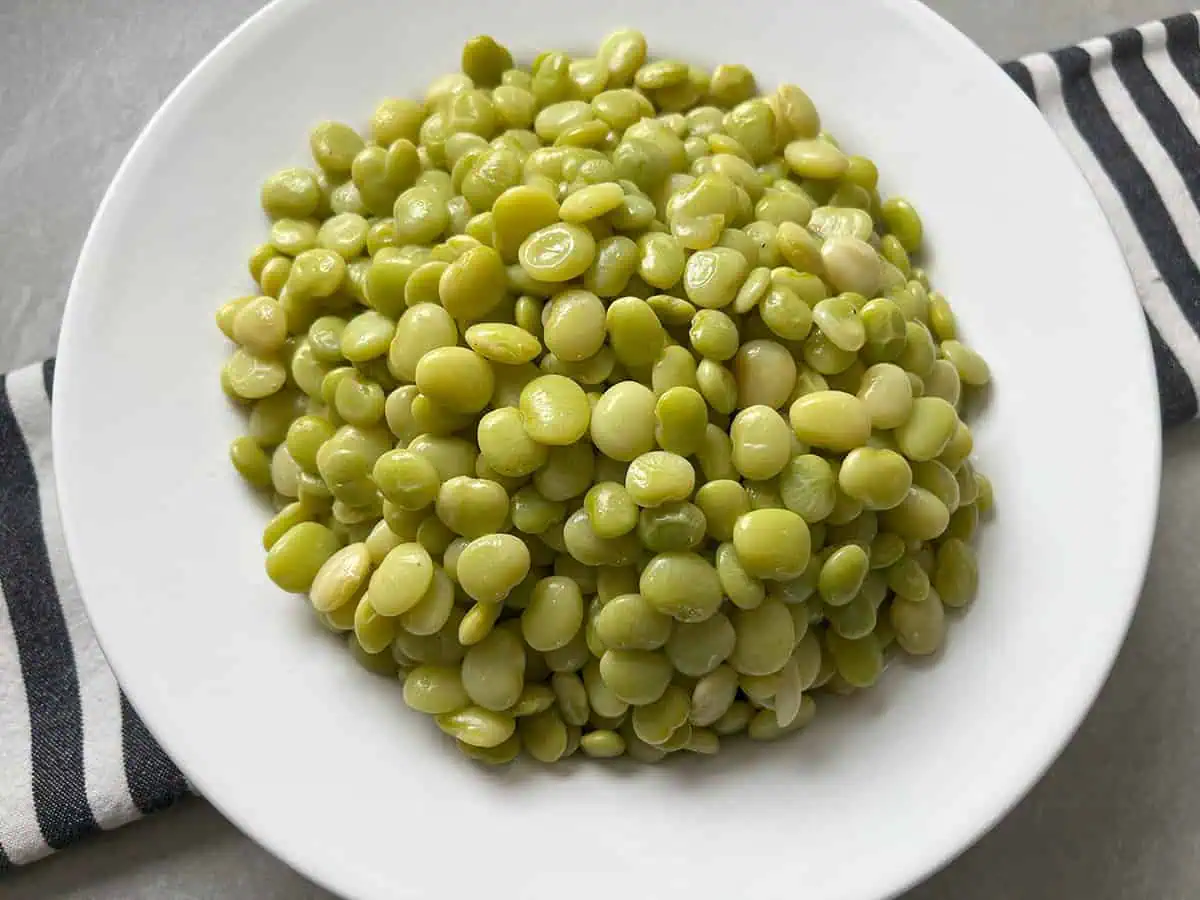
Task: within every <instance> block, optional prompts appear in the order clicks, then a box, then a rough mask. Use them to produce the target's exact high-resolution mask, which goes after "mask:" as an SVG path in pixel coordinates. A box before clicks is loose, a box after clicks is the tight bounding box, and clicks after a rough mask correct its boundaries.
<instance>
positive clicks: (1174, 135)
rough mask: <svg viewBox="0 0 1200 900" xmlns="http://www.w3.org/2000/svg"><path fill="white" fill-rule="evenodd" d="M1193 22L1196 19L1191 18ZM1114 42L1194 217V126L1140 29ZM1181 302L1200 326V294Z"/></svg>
mask: <svg viewBox="0 0 1200 900" xmlns="http://www.w3.org/2000/svg"><path fill="white" fill-rule="evenodd" d="M1192 21H1193V22H1194V21H1195V19H1193V20H1192ZM1111 40H1112V45H1113V68H1114V69H1115V70H1116V73H1117V77H1118V78H1120V79H1121V81H1122V83H1123V84H1124V85H1125V87H1126V89H1127V90H1128V91H1129V95H1130V96H1131V97H1132V98H1133V102H1134V103H1135V104H1137V107H1138V109H1140V110H1141V112H1142V116H1143V117H1144V118H1145V119H1146V122H1147V123H1148V124H1149V125H1150V129H1151V130H1152V131H1153V132H1154V136H1155V137H1156V138H1158V142H1159V143H1160V144H1162V147H1163V149H1164V150H1165V151H1166V152H1167V155H1168V156H1169V157H1170V158H1171V162H1172V163H1173V164H1174V166H1175V169H1176V170H1177V171H1178V172H1179V175H1180V177H1181V178H1182V179H1183V183H1184V185H1185V186H1186V187H1187V192H1188V195H1189V196H1190V197H1191V198H1192V206H1193V207H1194V209H1193V210H1191V213H1192V215H1193V217H1195V216H1196V215H1197V211H1196V210H1197V208H1200V166H1197V161H1200V143H1197V142H1196V138H1195V137H1193V136H1192V132H1191V129H1189V128H1188V127H1187V123H1185V122H1184V121H1183V117H1182V116H1181V115H1180V114H1179V110H1178V109H1177V108H1176V107H1175V104H1174V103H1172V102H1171V99H1170V98H1169V97H1168V96H1167V95H1166V93H1165V92H1164V91H1163V89H1162V86H1161V85H1160V84H1159V83H1158V80H1157V79H1156V78H1155V77H1154V74H1153V73H1152V72H1151V71H1150V67H1149V66H1147V65H1146V57H1145V46H1144V44H1145V42H1144V40H1143V38H1142V35H1141V32H1139V31H1137V30H1136V29H1133V28H1129V29H1126V30H1125V31H1119V32H1117V33H1116V34H1114V35H1113V36H1112V38H1111ZM1175 299H1176V300H1177V301H1178V302H1179V306H1180V309H1182V310H1183V313H1184V315H1185V316H1187V318H1188V321H1189V322H1190V323H1191V325H1192V327H1193V328H1200V296H1197V295H1195V294H1193V295H1191V296H1189V297H1179V296H1176V298H1175Z"/></svg>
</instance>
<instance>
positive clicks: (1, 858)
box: [0, 844, 12, 872]
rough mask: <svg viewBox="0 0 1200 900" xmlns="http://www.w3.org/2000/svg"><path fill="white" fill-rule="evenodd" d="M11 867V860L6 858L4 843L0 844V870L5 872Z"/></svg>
mask: <svg viewBox="0 0 1200 900" xmlns="http://www.w3.org/2000/svg"><path fill="white" fill-rule="evenodd" d="M11 867H12V860H10V859H9V858H8V854H7V853H5V852H4V845H3V844H0V872H7V871H8V870H9V868H11Z"/></svg>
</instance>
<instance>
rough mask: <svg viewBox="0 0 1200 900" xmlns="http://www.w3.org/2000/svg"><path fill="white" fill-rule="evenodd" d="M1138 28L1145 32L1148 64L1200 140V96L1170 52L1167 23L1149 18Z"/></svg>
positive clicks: (1184, 120)
mask: <svg viewBox="0 0 1200 900" xmlns="http://www.w3.org/2000/svg"><path fill="white" fill-rule="evenodd" d="M1138 31H1140V32H1141V33H1142V40H1143V41H1144V43H1145V53H1144V58H1145V60H1146V68H1148V69H1149V70H1150V73H1151V74H1152V75H1153V76H1154V78H1155V80H1156V81H1157V82H1158V84H1159V86H1160V87H1161V88H1162V89H1163V93H1164V94H1166V95H1167V99H1168V100H1170V101H1171V105H1172V106H1174V107H1175V108H1176V109H1177V110H1179V115H1180V117H1181V118H1182V119H1183V122H1184V124H1185V125H1186V126H1187V128H1188V131H1190V132H1191V133H1192V136H1193V137H1195V138H1196V139H1197V140H1200V132H1197V130H1196V127H1197V125H1200V97H1198V96H1196V92H1195V91H1194V90H1192V86H1191V85H1190V84H1188V83H1187V81H1185V80H1184V78H1183V75H1181V74H1180V72H1179V69H1177V68H1176V67H1175V63H1174V61H1173V60H1172V59H1171V56H1170V54H1168V53H1167V50H1166V47H1167V27H1166V26H1165V25H1163V23H1162V22H1149V23H1147V24H1145V25H1143V26H1142V27H1141V28H1139V29H1138ZM1187 50H1188V52H1189V53H1195V52H1196V51H1197V50H1200V47H1188V48H1187Z"/></svg>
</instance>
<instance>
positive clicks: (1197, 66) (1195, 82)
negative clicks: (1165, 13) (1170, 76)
mask: <svg viewBox="0 0 1200 900" xmlns="http://www.w3.org/2000/svg"><path fill="white" fill-rule="evenodd" d="M1163 26H1164V27H1165V28H1166V30H1167V55H1168V56H1170V57H1171V62H1173V63H1175V68H1177V69H1178V70H1179V74H1180V75H1182V76H1183V80H1184V81H1186V82H1187V83H1188V84H1189V85H1191V87H1192V90H1193V91H1195V92H1196V93H1197V94H1198V95H1200V54H1197V52H1196V50H1197V48H1200V23H1198V22H1197V21H1196V17H1195V16H1193V15H1188V14H1185V15H1182V16H1172V17H1171V18H1169V19H1163Z"/></svg>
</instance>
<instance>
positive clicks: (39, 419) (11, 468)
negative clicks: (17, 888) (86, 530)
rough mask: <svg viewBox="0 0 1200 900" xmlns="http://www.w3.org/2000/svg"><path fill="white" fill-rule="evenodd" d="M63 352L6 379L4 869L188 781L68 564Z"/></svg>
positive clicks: (110, 822) (0, 489) (2, 399)
mask: <svg viewBox="0 0 1200 900" xmlns="http://www.w3.org/2000/svg"><path fill="white" fill-rule="evenodd" d="M53 378H54V362H53V360H51V361H48V362H46V363H45V364H43V365H39V366H31V367H29V368H26V369H20V370H18V371H16V372H13V373H11V374H10V375H8V376H7V377H4V378H0V868H5V867H7V866H9V865H19V864H21V863H27V862H31V861H32V860H35V859H38V858H40V857H42V856H45V855H47V854H48V853H51V852H53V851H54V850H58V849H61V848H62V847H65V846H67V845H68V844H70V843H72V842H74V841H76V840H78V839H80V838H82V837H85V836H86V835H88V834H91V833H92V832H94V831H97V830H100V829H108V828H116V827H118V826H120V825H124V824H125V823H126V822H128V821H130V820H131V819H134V818H137V817H138V816H140V815H143V814H145V813H149V812H152V811H153V810H156V809H160V808H162V807H164V806H168V805H170V804H171V803H173V802H174V801H175V800H177V799H178V798H179V797H181V796H182V795H183V794H184V792H185V791H186V790H187V786H186V782H185V781H184V779H183V776H182V775H181V774H180V773H179V770H178V769H176V768H175V766H174V764H173V763H172V762H171V761H170V760H169V759H168V758H167V757H166V755H165V754H164V753H163V752H162V750H160V749H159V747H158V745H157V744H156V743H155V742H154V739H153V738H152V737H151V736H150V733H149V732H148V731H147V730H146V727H145V725H143V724H142V721H141V719H139V718H138V715H137V713H136V712H134V711H133V708H132V707H131V706H130V705H129V704H128V702H126V700H125V697H124V695H123V694H122V693H121V690H120V688H118V687H117V683H116V681H115V680H114V678H113V676H112V673H111V672H110V671H109V669H108V665H107V664H106V663H105V661H104V656H103V655H102V654H101V652H100V648H99V647H98V646H97V644H96V638H95V637H94V636H93V634H92V630H91V627H90V626H89V625H88V620H87V616H86V614H85V613H84V609H83V604H82V603H81V601H80V599H79V591H78V589H77V588H76V586H75V579H74V576H73V575H72V574H71V567H70V564H69V562H68V561H67V555H66V550H65V549H64V547H63V539H62V533H61V531H60V528H59V520H58V500H57V497H56V496H55V490H54V478H53V476H52V474H51V469H52V465H53V457H52V455H51V451H50V399H51V391H52V385H53Z"/></svg>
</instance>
